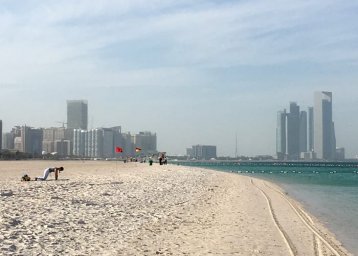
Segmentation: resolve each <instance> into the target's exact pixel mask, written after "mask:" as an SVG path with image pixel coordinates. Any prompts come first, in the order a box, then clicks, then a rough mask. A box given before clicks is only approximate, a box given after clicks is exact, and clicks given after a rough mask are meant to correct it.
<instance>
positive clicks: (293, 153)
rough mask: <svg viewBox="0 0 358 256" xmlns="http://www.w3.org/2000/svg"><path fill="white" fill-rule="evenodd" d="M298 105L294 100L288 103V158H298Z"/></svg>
mask: <svg viewBox="0 0 358 256" xmlns="http://www.w3.org/2000/svg"><path fill="white" fill-rule="evenodd" d="M299 124H300V107H299V106H298V105H297V103H296V102H291V103H290V113H288V114H287V153H288V158H289V159H295V160H296V159H299V156H300V146H299V131H300V125H299Z"/></svg>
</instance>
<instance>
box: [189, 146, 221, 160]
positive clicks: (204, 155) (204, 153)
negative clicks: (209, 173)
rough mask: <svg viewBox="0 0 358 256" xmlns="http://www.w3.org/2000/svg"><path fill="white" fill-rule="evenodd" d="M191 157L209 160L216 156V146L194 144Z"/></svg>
mask: <svg viewBox="0 0 358 256" xmlns="http://www.w3.org/2000/svg"><path fill="white" fill-rule="evenodd" d="M192 148H193V150H192V153H193V155H192V157H194V158H196V159H198V160H209V159H211V158H216V146H211V145H195V146H192Z"/></svg>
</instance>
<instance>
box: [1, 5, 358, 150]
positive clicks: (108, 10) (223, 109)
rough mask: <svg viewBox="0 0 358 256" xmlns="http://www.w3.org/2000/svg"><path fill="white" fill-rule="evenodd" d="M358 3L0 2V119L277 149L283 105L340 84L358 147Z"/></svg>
mask: <svg viewBox="0 0 358 256" xmlns="http://www.w3.org/2000/svg"><path fill="white" fill-rule="evenodd" d="M357 13H358V2H357V1H338V0H334V1H331V0H316V1H302V0H290V1H285V0H271V1H256V0H247V1H224V0H223V1H218V0H212V1H200V0H197V1H192V0H190V1H186V0H183V1H178V0H175V1H174V0H166V1H159V0H152V1H143V0H130V1H129V0H128V1H120V0H112V1H110V0H108V1H105V0H102V1H87V0H86V1H84V0H76V1H61V0H48V1H40V0H33V1H13V0H0V35H1V36H0V89H1V92H0V119H2V120H3V126H4V128H3V131H4V132H7V131H9V130H10V129H11V128H12V127H13V126H14V125H24V124H26V125H30V126H33V127H51V126H61V124H60V123H58V122H59V121H66V100H67V99H86V100H88V104H89V127H90V128H97V127H110V126H114V125H121V126H122V129H123V130H124V131H130V132H131V133H136V132H139V131H152V132H156V133H157V137H158V150H161V151H167V152H169V153H170V154H184V153H185V149H186V148H187V147H191V146H192V145H194V144H209V145H217V151H218V154H219V155H231V156H233V155H234V154H235V134H236V133H237V137H238V154H239V155H257V154H272V155H273V154H275V151H276V149H275V148H276V145H275V144H276V142H275V133H276V113H277V111H278V110H281V109H283V108H288V106H289V102H290V101H296V102H297V103H298V104H299V105H300V106H301V108H304V109H305V108H307V107H308V106H311V105H313V94H314V91H321V90H326V91H332V92H333V119H334V121H335V127H336V137H337V146H344V147H346V154H347V156H349V157H351V156H355V155H356V154H358V118H357V114H358V72H357V71H358V69H357V68H358V15H357Z"/></svg>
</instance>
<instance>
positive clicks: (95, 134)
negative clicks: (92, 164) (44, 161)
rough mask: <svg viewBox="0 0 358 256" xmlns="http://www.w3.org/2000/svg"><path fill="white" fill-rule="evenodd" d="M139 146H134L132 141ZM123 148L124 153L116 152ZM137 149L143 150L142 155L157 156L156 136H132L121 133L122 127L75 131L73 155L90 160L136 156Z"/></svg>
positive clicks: (149, 134)
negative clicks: (116, 149)
mask: <svg viewBox="0 0 358 256" xmlns="http://www.w3.org/2000/svg"><path fill="white" fill-rule="evenodd" d="M133 140H134V141H136V142H137V143H138V144H134V143H133V142H132V141H133ZM116 147H120V148H122V152H120V153H117V152H115V148H116ZM135 147H139V148H141V149H142V150H141V151H140V154H142V155H143V154H155V153H157V151H156V134H152V133H150V132H145V133H139V134H138V135H135V136H132V135H131V134H130V133H121V127H120V126H116V127H112V128H97V129H91V130H81V129H74V131H73V155H75V156H79V157H90V158H113V157H127V156H135Z"/></svg>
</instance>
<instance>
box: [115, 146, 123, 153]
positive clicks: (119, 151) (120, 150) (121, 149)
mask: <svg viewBox="0 0 358 256" xmlns="http://www.w3.org/2000/svg"><path fill="white" fill-rule="evenodd" d="M115 150H116V153H121V152H123V148H120V147H116V148H115Z"/></svg>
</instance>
